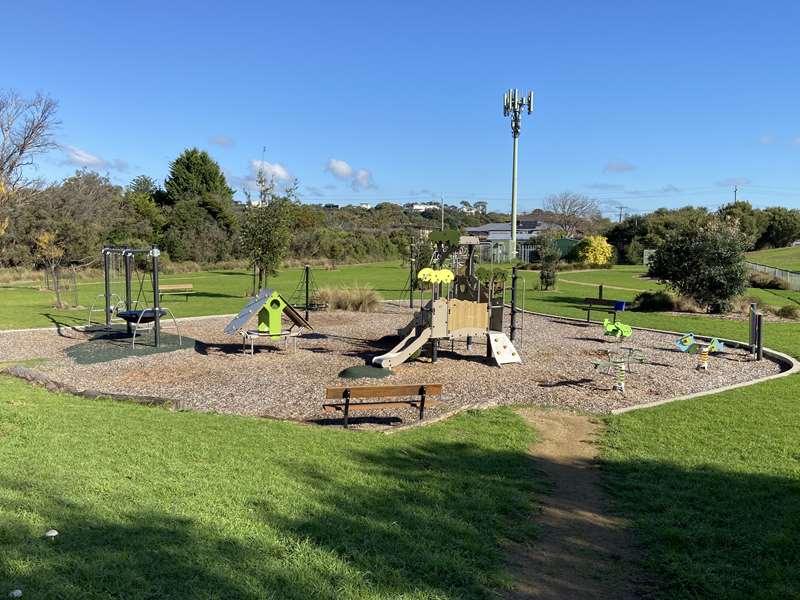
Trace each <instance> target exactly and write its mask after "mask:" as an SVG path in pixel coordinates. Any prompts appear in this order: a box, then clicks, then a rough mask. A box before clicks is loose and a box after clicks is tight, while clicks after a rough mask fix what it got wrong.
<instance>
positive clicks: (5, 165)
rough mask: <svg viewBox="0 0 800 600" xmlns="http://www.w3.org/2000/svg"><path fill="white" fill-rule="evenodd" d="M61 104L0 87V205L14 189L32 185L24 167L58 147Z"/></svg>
mask: <svg viewBox="0 0 800 600" xmlns="http://www.w3.org/2000/svg"><path fill="white" fill-rule="evenodd" d="M57 108H58V104H57V103H56V101H55V100H53V99H52V98H50V97H49V96H45V95H42V94H36V96H34V97H33V98H30V99H28V98H23V97H22V96H21V95H19V94H18V93H17V92H15V91H13V90H8V91H2V90H0V205H2V204H3V202H4V200H5V199H6V197H7V195H8V194H10V193H12V192H13V191H14V190H16V189H18V188H20V187H25V186H28V185H31V183H32V182H31V181H29V180H26V179H25V170H26V169H27V168H28V167H31V166H33V165H34V164H35V163H34V161H35V159H36V157H37V156H39V155H41V154H43V153H45V152H47V151H49V150H52V149H53V148H56V147H57V144H56V142H55V139H54V131H55V129H56V128H57V127H58V125H59V122H58V120H57V118H56V109H57Z"/></svg>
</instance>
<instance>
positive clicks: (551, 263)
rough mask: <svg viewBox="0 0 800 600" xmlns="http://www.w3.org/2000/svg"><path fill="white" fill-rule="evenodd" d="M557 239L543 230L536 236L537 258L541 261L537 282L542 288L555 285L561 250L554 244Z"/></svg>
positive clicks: (545, 288)
mask: <svg viewBox="0 0 800 600" xmlns="http://www.w3.org/2000/svg"><path fill="white" fill-rule="evenodd" d="M557 239H558V238H557V237H556V236H555V235H554V234H552V233H550V232H545V233H544V234H542V235H540V236H539V238H538V245H539V259H540V261H541V263H542V266H541V270H540V271H539V283H540V285H541V287H542V289H544V290H548V289H550V288H551V287H555V285H556V277H557V275H556V274H557V271H558V261H560V260H561V250H560V249H559V247H558V245H557V244H556V240H557Z"/></svg>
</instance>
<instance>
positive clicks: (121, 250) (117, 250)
mask: <svg viewBox="0 0 800 600" xmlns="http://www.w3.org/2000/svg"><path fill="white" fill-rule="evenodd" d="M114 255H118V256H121V257H122V263H123V266H124V273H125V300H124V302H123V301H122V299H121V298H120V296H119V295H118V294H115V293H112V291H111V257H112V256H114ZM137 255H147V256H148V257H149V258H150V260H151V264H152V275H151V276H152V284H153V306H152V307H145V308H143V309H140V308H138V306H139V305H140V304H141V303H140V302H139V298H140V297H141V293H142V288H143V286H144V277H142V279H141V280H140V281H139V291H138V294H137V297H136V299H133V290H132V287H133V286H132V275H133V271H134V264H133V261H134V258H135V257H136V256H137ZM159 256H161V251H160V250H159V249H158V247H156V246H152V247H151V248H127V247H121V246H106V247H105V248H103V284H104V293H103V300H104V305H105V326H106V328H107V329H110V328H111V325H112V320H113V318H114V317H117V318H118V319H123V320H124V321H125V324H126V326H127V330H128V335H130V336H131V337H132V340H131V346H132V347H136V334H137V332H138V330H151V329H152V331H153V338H154V344H155V346H156V348H160V347H161V317H162V316H166V314H165V315H162V311H166V312H167V313H168V314H169V316H170V317H171V318H172V322H173V325H174V327H175V331H176V332H177V334H178V343H179V345H183V339H182V337H181V334H180V330H179V329H178V321H177V320H176V319H175V315H174V314H173V313H172V311H171V310H170V309H169V308H166V307H162V306H160V305H159V303H160V294H159V285H158V258H159ZM114 297H116V298H118V301H117V302H116V303H113V304H112V300H113V298H114ZM120 307H122V308H124V310H120ZM94 310H95V309H94V305H93V306H92V309H90V311H89V319H90V322H91V313H92V312H93V311H94ZM133 311H138V313H139V314H138V315H137V318H136V319H135V320H134V319H132V318H130V317H131V316H132V314H131V313H132V312H133ZM150 311H152V317H153V319H152V321H150V318H149V317H147V318H145V320H144V322H143V321H142V319H143V317H145V314H146V313H148V312H150ZM123 315H126V316H123ZM117 322H119V321H117Z"/></svg>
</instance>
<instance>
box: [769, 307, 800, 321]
mask: <svg viewBox="0 0 800 600" xmlns="http://www.w3.org/2000/svg"><path fill="white" fill-rule="evenodd" d="M771 308H772V312H773V313H774V314H775V315H776V316H778V317H780V318H782V319H800V306H798V305H797V304H787V305H786V306H780V307H777V308H775V307H771Z"/></svg>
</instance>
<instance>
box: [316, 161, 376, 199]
mask: <svg viewBox="0 0 800 600" xmlns="http://www.w3.org/2000/svg"><path fill="white" fill-rule="evenodd" d="M325 170H326V171H327V172H328V173H330V174H331V175H333V176H334V177H336V178H337V179H343V180H345V181H347V182H349V183H350V187H351V188H352V189H353V191H354V192H358V191H360V190H370V189H375V188H377V187H378V186H376V185H375V182H374V181H372V173H371V172H370V171H369V170H368V169H357V170H356V169H354V168H353V167H352V166H350V163H348V162H347V161H344V160H339V159H338V158H332V159H330V160H329V161H328V162H327V164H326V165H325Z"/></svg>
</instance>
